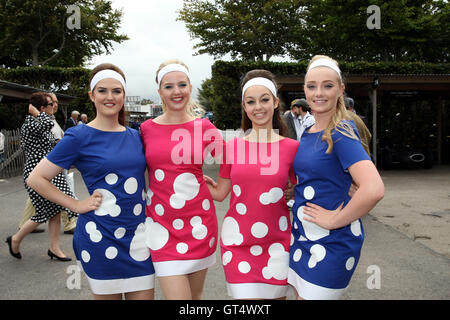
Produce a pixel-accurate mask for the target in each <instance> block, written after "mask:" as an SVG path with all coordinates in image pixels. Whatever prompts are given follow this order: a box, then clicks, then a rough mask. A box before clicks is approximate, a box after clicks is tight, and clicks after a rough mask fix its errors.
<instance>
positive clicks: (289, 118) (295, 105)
mask: <svg viewBox="0 0 450 320" xmlns="http://www.w3.org/2000/svg"><path fill="white" fill-rule="evenodd" d="M299 108H300V99H295V100H293V101H292V102H291V110H290V111H288V112H286V114H285V115H284V116H283V118H284V121H285V122H286V125H287V127H288V129H289V138H291V139H294V140H297V135H298V133H299V131H300V122H299V121H298V116H299V114H300V110H299Z"/></svg>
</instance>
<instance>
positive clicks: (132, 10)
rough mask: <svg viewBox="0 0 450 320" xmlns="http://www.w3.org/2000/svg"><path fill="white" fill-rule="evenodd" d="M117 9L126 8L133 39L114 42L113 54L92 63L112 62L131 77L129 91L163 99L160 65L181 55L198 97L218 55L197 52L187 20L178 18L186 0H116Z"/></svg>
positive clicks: (125, 29) (124, 30)
mask: <svg viewBox="0 0 450 320" xmlns="http://www.w3.org/2000/svg"><path fill="white" fill-rule="evenodd" d="M112 5H113V8H114V9H122V11H123V18H122V23H121V29H120V30H119V32H120V33H121V34H126V35H127V36H128V37H129V38H130V40H128V41H124V42H122V43H121V44H117V43H114V46H113V48H114V50H113V51H112V53H111V54H110V55H102V56H96V57H94V58H93V59H92V60H91V61H90V63H89V65H88V67H89V68H93V67H94V66H96V65H97V64H100V63H104V62H110V63H113V64H116V65H117V66H119V67H120V68H121V69H122V70H123V71H124V73H125V76H126V77H127V95H129V96H141V97H142V98H150V99H152V100H153V101H155V102H156V103H158V102H159V101H160V99H159V95H158V93H157V86H156V84H155V80H154V79H155V72H156V70H157V69H158V66H159V65H160V64H161V63H162V62H163V61H165V60H167V59H171V58H178V59H181V60H182V61H183V62H184V63H185V64H186V65H187V66H188V67H189V69H190V73H191V82H192V85H193V88H194V91H193V94H194V97H196V96H197V89H198V88H199V87H200V85H201V82H202V81H203V80H205V79H206V78H209V77H210V76H211V65H212V64H213V63H214V59H213V57H212V56H210V55H205V54H203V55H199V56H193V54H194V52H195V50H194V49H193V46H194V44H195V42H194V41H195V40H191V39H190V37H189V34H188V31H187V29H186V27H185V24H184V22H182V21H176V17H177V13H176V11H177V10H179V9H181V8H182V6H183V1H182V0H151V1H148V0H132V1H129V0H128V1H126V0H112Z"/></svg>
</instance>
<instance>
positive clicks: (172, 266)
mask: <svg viewBox="0 0 450 320" xmlns="http://www.w3.org/2000/svg"><path fill="white" fill-rule="evenodd" d="M215 263H216V253H215V252H214V253H213V254H212V255H210V256H209V257H206V258H203V259H198V260H171V261H160V262H155V261H153V267H154V268H155V273H156V276H157V277H167V276H178V275H182V274H189V273H192V272H196V271H199V270H203V269H206V268H209V267H211V266H213V265H214V264H215Z"/></svg>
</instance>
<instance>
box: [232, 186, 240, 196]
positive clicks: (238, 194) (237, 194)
mask: <svg viewBox="0 0 450 320" xmlns="http://www.w3.org/2000/svg"><path fill="white" fill-rule="evenodd" d="M233 192H234V194H235V195H236V197H239V196H240V195H241V187H239V186H238V185H237V184H235V185H234V186H233Z"/></svg>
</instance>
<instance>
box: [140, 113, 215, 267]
mask: <svg viewBox="0 0 450 320" xmlns="http://www.w3.org/2000/svg"><path fill="white" fill-rule="evenodd" d="M141 136H142V140H143V143H144V147H145V158H146V161H147V168H148V181H149V189H148V191H147V196H146V201H147V207H146V215H147V219H146V234H147V245H148V246H149V248H150V252H151V256H152V261H153V264H154V267H155V272H156V275H157V276H172V275H181V274H188V273H192V272H195V271H199V270H202V269H205V268H208V267H210V266H212V265H214V264H215V262H216V255H215V252H216V247H217V238H218V230H217V229H218V227H217V218H216V212H215V207H214V203H213V201H212V198H211V194H210V192H209V189H208V187H207V185H206V183H205V181H204V179H203V171H202V165H203V160H204V158H205V157H206V156H207V155H208V153H211V154H212V155H213V156H216V155H217V156H218V155H221V154H222V150H223V147H224V142H223V139H222V136H221V134H220V132H219V130H217V128H216V127H214V125H213V124H211V122H209V120H207V119H195V120H192V121H189V122H187V123H182V124H175V125H166V124H158V123H156V122H154V121H153V120H147V121H145V122H144V123H142V125H141Z"/></svg>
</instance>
